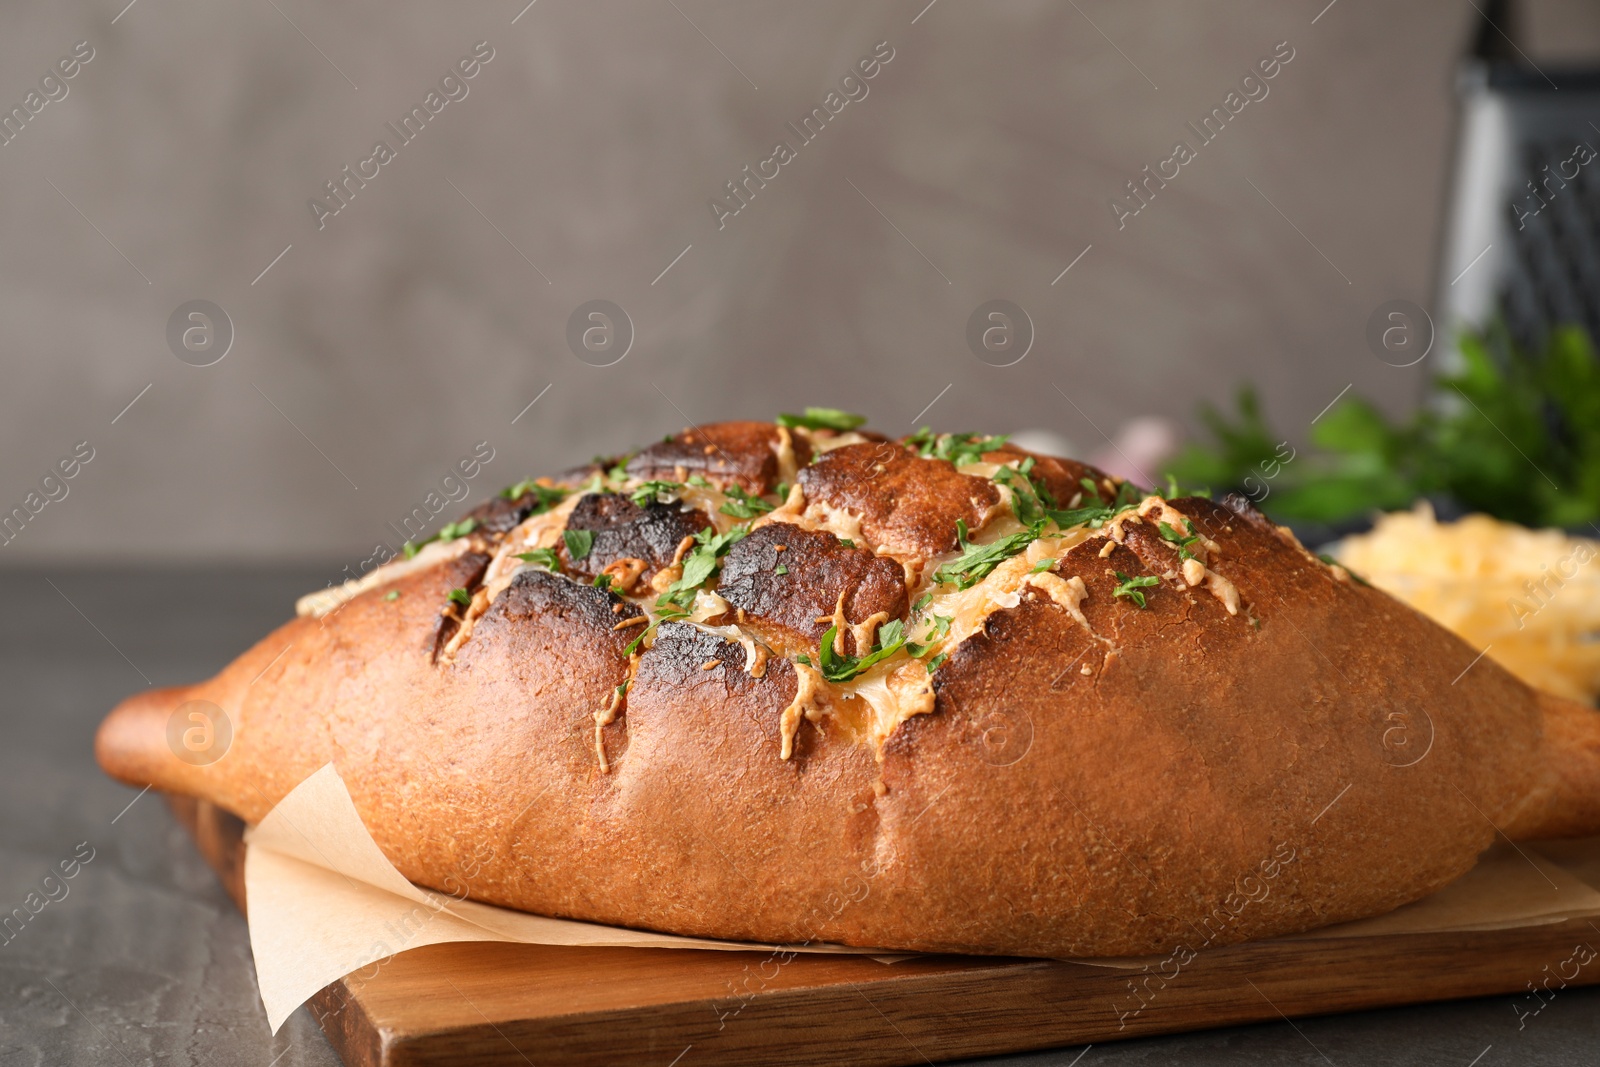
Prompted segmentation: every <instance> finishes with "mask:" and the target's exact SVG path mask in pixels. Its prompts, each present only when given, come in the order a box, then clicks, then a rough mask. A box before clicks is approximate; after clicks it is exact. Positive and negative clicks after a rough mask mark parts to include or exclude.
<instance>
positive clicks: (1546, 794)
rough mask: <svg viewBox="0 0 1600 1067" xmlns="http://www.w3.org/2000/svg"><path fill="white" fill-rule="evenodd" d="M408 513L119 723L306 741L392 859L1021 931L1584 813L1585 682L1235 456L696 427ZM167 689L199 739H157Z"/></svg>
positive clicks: (650, 912)
mask: <svg viewBox="0 0 1600 1067" xmlns="http://www.w3.org/2000/svg"><path fill="white" fill-rule="evenodd" d="M410 547H411V546H408V552H407V554H406V558H397V559H395V560H394V561H392V562H390V563H388V564H385V565H383V566H381V567H378V568H377V569H375V570H373V571H372V572H371V573H369V574H367V575H366V576H364V577H363V578H361V579H360V580H358V581H355V582H352V583H348V584H347V585H345V586H343V587H337V588H330V589H327V590H324V591H322V592H320V593H317V594H313V595H311V596H308V597H306V598H304V599H303V600H302V601H301V603H300V610H299V615H298V617H297V618H295V619H294V620H293V621H291V622H289V623H287V624H285V625H284V626H283V627H281V628H280V629H278V630H277V631H276V632H274V633H273V634H271V635H270V636H269V637H267V638H266V639H264V640H263V641H261V643H260V644H258V645H256V646H255V647H254V648H253V649H251V650H250V651H248V652H246V653H245V654H244V655H242V656H240V657H239V658H238V659H237V660H235V661H234V662H233V663H232V664H231V665H230V666H228V667H227V668H226V669H224V670H223V671H222V672H221V673H220V674H219V675H218V676H217V677H215V678H213V679H211V680H210V681H207V682H202V683H199V684H197V685H193V686H188V687H183V688H179V689H167V690H161V691H152V692H145V693H141V694H139V695H136V696H133V697H130V698H129V699H128V700H127V701H125V702H124V703H123V704H122V705H120V706H119V707H118V708H116V709H115V710H114V711H113V712H112V714H111V715H110V716H109V717H108V718H107V720H106V721H105V723H104V725H103V726H102V728H101V730H100V733H99V737H98V740H97V751H98V755H99V759H100V762H101V764H102V765H103V766H104V767H105V769H106V770H107V771H108V772H109V773H110V774H111V775H113V776H114V777H116V778H118V779H120V780H122V781H124V782H126V783H128V784H130V785H134V786H145V785H153V786H155V787H156V788H158V789H163V790H169V791H173V792H177V793H184V794H191V795H194V796H199V797H204V798H206V799H208V800H211V801H213V802H215V803H217V804H219V805H221V806H222V807H224V808H227V809H228V810H231V811H233V812H236V813H237V814H238V815H240V816H241V817H243V818H244V819H246V820H247V821H255V820H259V819H260V818H261V817H262V816H263V815H265V814H266V813H267V811H269V810H270V809H271V807H272V806H273V805H274V804H275V803H276V802H277V801H278V800H279V799H281V798H282V797H283V796H284V795H285V794H286V793H288V792H289V791H290V790H291V789H293V788H294V786H295V785H296V784H298V783H299V782H300V781H301V780H303V779H304V778H305V777H306V776H307V775H309V774H311V773H312V772H314V771H315V770H316V769H317V768H319V767H320V766H322V765H323V764H325V763H327V762H329V761H332V762H333V763H334V764H336V765H337V768H338V770H339V773H340V775H341V776H342V777H343V778H344V781H345V783H346V784H347V785H348V787H349V789H350V792H351V795H352V797H353V799H354V801H355V804H356V808H357V810H358V811H359V812H360V814H361V817H362V819H363V821H364V822H365V823H366V826H367V827H368V829H369V830H370V831H371V833H372V835H373V837H374V838H375V840H376V841H377V843H378V845H379V846H380V847H381V848H382V850H383V852H384V853H385V854H386V855H387V856H388V857H389V858H390V860H392V861H393V862H394V864H395V866H396V867H398V868H399V870H400V871H401V872H402V873H403V874H405V876H406V877H407V878H410V879H411V880H413V881H414V882H417V883H418V884H421V885H424V886H431V887H434V888H439V889H452V890H453V889H458V888H460V886H461V885H462V884H463V883H464V884H465V886H466V889H467V891H468V893H469V894H470V895H471V896H472V897H473V898H476V899H478V900H481V901H486V902H488V903H492V904H499V905H505V906H508V907H512V908H519V909H523V910H526V911H531V912H537V913H541V914H546V915H553V916H561V917H567V918H573V919H582V920H590V921H594V922H600V923H609V924H615V925H620V926H630V927H637V928H641V929H650V930H659V931H666V932H670V933H678V934H689V935H696V936H703V937H720V938H732V939H740V940H753V941H765V942H777V943H796V942H808V941H822V942H837V943H843V944H848V945H865V946H876V947H880V948H889V949H908V950H928V951H939V952H963V953H985V954H1014V955H1024V956H1054V957H1071V956H1102V955H1127V954H1141V953H1151V952H1158V951H1159V952H1166V951H1172V950H1183V949H1184V947H1185V946H1187V947H1188V949H1191V950H1193V949H1199V948H1201V947H1203V946H1206V945H1220V944H1227V943H1231V942H1236V941H1240V940H1244V939H1247V938H1257V937H1265V936H1271V935H1277V934H1284V933H1290V932H1295V931H1303V930H1307V929H1310V928H1314V927H1318V926H1322V925H1325V924H1329V923H1335V922H1339V921H1343V920H1348V919H1355V918H1359V917H1363V916H1368V915H1373V914H1377V913H1380V912H1383V911H1386V910H1389V909H1392V908H1394V907H1396V906H1398V905H1400V904H1404V903H1406V902H1408V901H1411V900H1415V899H1417V898H1419V897H1421V896H1423V895H1425V894H1427V893H1430V892H1432V891H1434V890H1436V889H1438V888H1439V887H1441V886H1443V885H1445V884H1446V883H1448V882H1449V881H1451V880H1452V879H1454V878H1456V877H1457V876H1459V875H1461V874H1462V873H1463V872H1465V871H1466V870H1468V869H1469V868H1470V867H1472V865H1473V864H1474V862H1475V860H1476V858H1477V856H1478V855H1479V853H1480V852H1481V851H1482V850H1483V849H1484V848H1485V847H1487V846H1488V845H1489V844H1490V843H1491V842H1492V840H1493V839H1494V838H1495V836H1496V834H1497V833H1502V834H1505V835H1507V836H1509V837H1511V838H1513V839H1518V838H1528V837H1550V836H1563V835H1578V834H1594V833H1600V722H1597V716H1596V713H1595V712H1594V710H1593V709H1591V708H1588V707H1585V706H1583V705H1580V704H1576V703H1572V702H1569V701H1564V700H1561V699H1558V698H1554V697H1551V696H1547V695H1544V694H1540V693H1537V692H1535V691H1534V690H1531V689H1530V688H1528V687H1527V686H1525V685H1523V684H1522V683H1521V682H1519V681H1517V680H1516V679H1514V678H1513V677H1512V676H1511V675H1509V674H1508V673H1507V672H1506V671H1505V670H1503V669H1501V668H1500V667H1498V666H1497V665H1495V663H1494V662H1493V661H1492V660H1490V659H1487V658H1483V657H1480V655H1479V651H1480V650H1479V649H1476V648H1472V647H1469V646H1468V645H1466V644H1464V643H1463V642H1462V641H1461V640H1459V639H1458V638H1456V637H1454V636H1452V635H1451V634H1450V633H1448V632H1447V631H1445V630H1444V629H1443V628H1441V627H1439V626H1437V625H1435V624H1434V623H1432V622H1430V621H1428V620H1427V619H1425V618H1424V617H1422V616H1421V615H1419V614H1418V613H1416V612H1415V611H1413V610H1412V609H1410V608H1408V607H1406V606H1404V605H1403V604H1401V603H1399V602H1398V601H1396V600H1394V599H1392V598H1390V597H1389V596H1387V595H1385V594H1384V593H1381V592H1379V591H1377V590H1375V589H1372V588H1369V587H1367V586H1365V585H1364V584H1363V583H1362V582H1361V581H1360V580H1359V579H1358V578H1356V577H1354V576H1352V575H1351V574H1349V573H1348V572H1346V571H1345V570H1343V569H1342V568H1340V567H1338V566H1336V565H1331V564H1328V563H1325V562H1323V561H1321V560H1319V559H1318V558H1317V557H1315V556H1313V555H1311V554H1309V553H1308V552H1307V551H1306V550H1305V549H1304V548H1302V547H1301V545H1300V544H1299V543H1298V542H1297V541H1296V540H1295V538H1294V537H1293V535H1292V534H1290V533H1289V532H1288V531H1287V530H1286V529H1284V528H1281V527H1277V526H1274V525H1273V524H1272V523H1271V522H1269V521H1268V520H1267V519H1266V518H1265V517H1264V516H1263V515H1261V514H1260V513H1259V512H1257V511H1256V510H1255V509H1254V508H1252V507H1251V505H1250V504H1249V503H1248V502H1247V501H1245V500H1243V499H1242V498H1234V497H1230V498H1228V499H1226V500H1223V501H1222V502H1220V503H1215V502H1213V501H1211V500H1209V499H1205V498H1203V497H1196V496H1182V495H1181V494H1179V493H1177V492H1176V491H1174V492H1171V493H1168V494H1165V495H1162V494H1157V493H1152V492H1146V491H1143V490H1139V489H1136V488H1135V487H1134V486H1133V485H1132V484H1130V483H1122V482H1118V481H1117V480H1115V479H1112V478H1109V477H1107V476H1106V475H1104V474H1103V473H1101V472H1099V471H1097V470H1094V469H1091V468H1089V467H1086V466H1084V465H1082V464H1079V463H1075V462H1072V461H1069V460H1064V459H1055V458H1050V457H1046V456H1041V455H1034V454H1030V453H1027V452H1024V451H1022V450H1020V449H1017V448H1015V447H1012V446H1011V445H1009V444H1008V443H1007V442H1006V441H1005V439H1003V438H998V437H993V438H990V437H980V436H975V435H967V434H945V435H934V434H931V433H928V432H926V431H924V432H922V433H919V434H915V435H912V436H911V437H909V438H906V439H904V440H900V441H893V440H889V439H886V438H884V437H882V436H880V435H877V434H874V433H871V432H868V431H864V430H861V429H860V428H859V420H858V419H857V418H855V417H852V416H846V415H843V414H842V413H839V412H834V411H831V410H811V411H809V412H808V413H807V414H806V415H804V416H798V417H795V416H785V417H782V418H780V420H779V421H778V423H776V424H773V423H758V422H729V423H721V424H717V425H708V426H704V427H697V428H694V429H690V430H686V431H684V432H683V433H680V434H677V435H675V436H672V437H669V438H667V439H666V440H664V441H661V442H659V443H656V444H653V445H650V446H649V447H647V448H645V449H643V450H641V451H639V452H636V453H632V454H630V455H627V456H624V457H620V458H618V459H615V460H611V461H608V462H603V463H597V464H596V465H594V466H593V467H591V468H588V469H584V470H579V471H573V472H569V473H568V474H565V475H563V476H559V477H554V478H541V479H535V480H530V481H527V482H523V483H521V484H518V485H515V486H512V487H511V488H509V489H507V490H505V491H504V492H503V493H500V494H499V495H497V496H495V497H494V498H492V499H491V500H489V501H488V502H487V503H485V504H483V505H482V506H480V507H478V508H477V509H475V510H474V511H472V512H471V513H470V514H468V515H467V516H466V517H465V518H464V519H463V520H461V521H460V522H457V523H454V524H451V525H450V526H448V527H446V528H444V530H443V531H442V532H441V534H440V535H439V536H437V537H436V538H435V539H433V540H432V541H431V542H429V543H427V544H424V545H422V546H420V548H419V549H417V550H415V551H414V552H413V551H410ZM191 701H206V702H210V703H211V704H214V705H215V706H216V707H217V708H220V709H221V714H222V715H224V716H225V717H226V721H227V723H228V724H230V725H231V731H232V740H231V747H229V748H228V750H227V752H226V754H225V755H223V756H222V758H220V759H216V760H215V761H207V760H203V759H194V758H185V756H186V755H187V754H185V753H183V752H182V751H181V746H179V745H177V744H176V743H174V742H173V741H171V740H170V738H172V737H173V736H174V734H172V733H171V732H170V729H169V728H170V724H171V723H172V721H173V718H174V715H175V714H176V712H177V710H178V709H179V708H180V707H181V706H185V705H186V704H187V702H191ZM486 857H487V858H486ZM463 871H471V872H472V875H471V877H470V878H466V877H464V876H463V874H462V872H463Z"/></svg>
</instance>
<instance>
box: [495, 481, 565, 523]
mask: <svg viewBox="0 0 1600 1067" xmlns="http://www.w3.org/2000/svg"><path fill="white" fill-rule="evenodd" d="M529 493H532V494H533V495H534V496H535V497H537V498H538V499H537V501H536V503H535V506H534V509H533V511H531V512H529V514H530V515H540V514H543V513H544V512H546V511H549V510H550V509H551V508H553V507H555V506H556V505H557V504H559V503H561V502H562V501H563V500H565V499H567V491H566V490H565V489H561V488H557V487H554V486H546V485H540V484H539V483H538V482H536V481H534V480H533V479H532V478H524V479H523V480H522V481H520V482H518V483H517V484H516V485H513V486H509V487H507V488H505V489H502V490H500V495H501V496H503V497H505V498H506V499H507V500H521V499H522V498H523V497H525V496H527V495H528V494H529Z"/></svg>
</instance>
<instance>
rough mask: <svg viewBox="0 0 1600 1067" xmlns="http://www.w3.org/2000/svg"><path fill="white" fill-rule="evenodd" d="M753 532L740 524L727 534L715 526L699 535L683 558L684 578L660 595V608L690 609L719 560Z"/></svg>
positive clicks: (658, 601)
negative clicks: (696, 594)
mask: <svg viewBox="0 0 1600 1067" xmlns="http://www.w3.org/2000/svg"><path fill="white" fill-rule="evenodd" d="M749 532H750V527H749V526H747V525H745V524H743V523H740V524H739V525H738V526H735V527H733V528H732V529H730V530H729V531H728V532H727V533H723V534H719V533H717V531H716V528H715V527H712V526H707V527H706V528H705V529H704V530H701V531H700V532H699V533H697V534H695V535H694V540H695V547H694V548H692V549H690V550H689V554H688V555H686V556H685V557H684V558H683V575H682V577H680V578H679V579H678V580H677V581H675V582H673V583H672V584H671V585H670V586H668V587H667V591H666V592H665V593H662V594H661V595H660V596H659V597H657V598H656V607H658V608H667V607H671V608H676V609H677V610H679V611H684V612H687V611H688V609H689V605H691V604H693V603H694V595H695V592H696V591H697V590H698V589H699V588H700V587H701V586H702V585H704V584H705V583H706V582H707V581H709V580H710V578H711V576H712V575H713V574H715V573H716V570H717V561H718V560H720V559H721V558H722V557H723V556H724V555H726V554H727V551H728V549H730V548H732V547H733V546H734V545H735V544H736V543H738V542H739V541H740V540H741V539H742V538H743V537H744V536H745V535H746V534H748V533H749Z"/></svg>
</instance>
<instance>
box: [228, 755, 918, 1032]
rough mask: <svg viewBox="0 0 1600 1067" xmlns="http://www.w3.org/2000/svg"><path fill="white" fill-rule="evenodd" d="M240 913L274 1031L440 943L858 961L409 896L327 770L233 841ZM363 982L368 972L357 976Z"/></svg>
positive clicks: (872, 952) (859, 951) (429, 895)
mask: <svg viewBox="0 0 1600 1067" xmlns="http://www.w3.org/2000/svg"><path fill="white" fill-rule="evenodd" d="M244 885H245V905H246V907H247V909H248V921H249V924H250V949H251V951H252V953H253V954H254V955H255V960H256V980H257V982H258V984H259V985H260V987H261V1000H262V1003H263V1004H265V1005H266V1009H267V1021H268V1023H269V1024H270V1025H271V1026H272V1032H273V1033H277V1032H278V1027H280V1026H282V1025H283V1021H284V1020H285V1019H287V1018H288V1017H289V1016H290V1015H291V1014H292V1013H293V1012H294V1010H295V1009H296V1008H298V1007H299V1006H300V1005H301V1004H304V1003H305V1002H306V1001H307V1000H309V999H310V998H311V997H312V995H313V994H315V993H316V992H317V991H318V990H319V989H321V988H322V987H323V986H325V985H327V984H328V983H329V982H332V981H335V980H336V979H339V978H343V977H344V976H345V975H347V974H353V973H354V972H356V971H359V970H362V969H363V968H370V966H371V965H372V964H374V963H376V962H377V961H379V960H382V959H386V958H387V957H390V956H393V955H396V954H397V953H400V952H405V951H409V950H411V949H414V948H421V947H422V946H424V945H437V944H441V943H443V942H447V941H512V942H522V943H524V944H530V945H584V946H589V947H613V948H615V947H626V948H697V949H713V950H719V951H750V950H755V951H758V952H772V951H774V950H778V949H783V950H787V951H792V952H823V953H845V954H853V955H867V956H872V957H874V958H876V959H879V960H882V961H883V962H885V963H889V962H893V961H895V960H898V959H905V958H906V956H905V954H904V953H899V954H895V953H885V952H884V951H883V950H881V949H870V948H850V947H847V946H844V945H825V944H811V945H789V946H776V945H767V944H759V943H753V942H741V941H711V940H705V939H701V938H693V937H676V936H673V935H671V934H653V933H648V932H645V931H642V930H627V929H623V928H621V927H614V926H600V925H597V924H595V923H583V922H573V921H571V920H568V919H549V918H545V917H544V916H540V915H529V914H527V913H526V912H520V911H512V910H510V909H508V908H497V907H493V906H491V905H488V904H480V903H478V902H476V901H471V900H458V899H455V898H453V897H451V896H448V895H446V894H442V893H435V892H431V891H429V890H425V889H420V888H418V887H417V886H414V885H412V884H411V883H410V882H408V881H406V879H405V878H404V877H403V876H402V875H401V874H400V872H399V871H397V870H395V868H394V865H393V864H391V863H390V862H389V860H388V859H387V858H386V857H385V856H384V854H383V853H382V852H381V851H380V850H379V849H378V845H377V842H375V841H373V840H372V835H371V834H369V833H368V832H367V828H366V827H365V826H364V825H362V822H361V817H360V815H358V814H357V813H356V808H355V804H354V803H353V802H352V801H351V799H350V793H349V791H348V790H346V789H345V785H344V780H343V779H341V778H340V777H339V772H338V771H337V770H335V769H334V766H333V764H331V763H330V764H328V765H326V766H324V767H323V768H322V769H321V770H319V771H317V772H316V773H315V774H313V775H312V776H311V777H309V778H307V779H306V780H305V781H303V782H301V783H300V784H299V785H298V786H296V787H295V788H294V790H293V791H291V792H290V793H289V795H288V796H286V797H284V798H283V800H281V801H280V802H279V803H278V806H277V807H275V808H273V809H272V811H271V812H269V813H268V814H267V817H266V818H264V819H262V820H261V823H260V825H258V826H255V827H252V828H251V829H249V830H248V831H246V833H245V858H244ZM369 977H370V976H369Z"/></svg>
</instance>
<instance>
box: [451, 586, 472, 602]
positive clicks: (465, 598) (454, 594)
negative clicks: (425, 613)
mask: <svg viewBox="0 0 1600 1067" xmlns="http://www.w3.org/2000/svg"><path fill="white" fill-rule="evenodd" d="M449 599H450V602H451V603H452V604H460V605H461V606H462V607H468V606H470V605H471V604H472V594H471V593H469V592H467V591H466V590H465V589H462V588H461V587H460V586H457V587H456V588H454V589H452V590H450V597H449Z"/></svg>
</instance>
